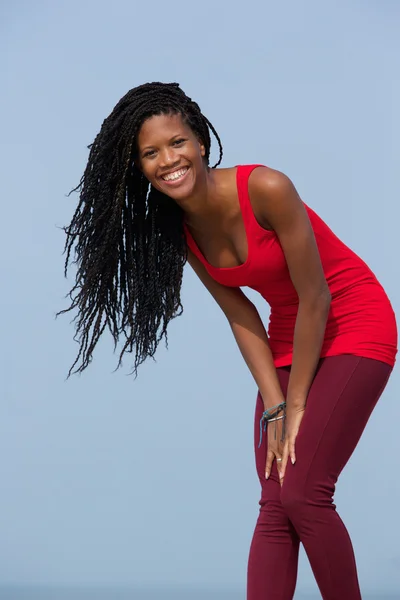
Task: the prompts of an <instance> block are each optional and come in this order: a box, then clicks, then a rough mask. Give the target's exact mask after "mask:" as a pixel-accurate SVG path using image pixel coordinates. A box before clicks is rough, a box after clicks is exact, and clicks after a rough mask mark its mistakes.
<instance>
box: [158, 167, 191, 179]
mask: <svg viewBox="0 0 400 600" xmlns="http://www.w3.org/2000/svg"><path fill="white" fill-rule="evenodd" d="M186 171H187V167H185V168H184V169H179V171H175V172H174V173H168V175H164V176H163V179H164V181H176V180H177V179H180V178H181V177H183V176H184V175H185V173H186Z"/></svg>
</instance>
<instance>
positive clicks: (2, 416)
mask: <svg viewBox="0 0 400 600" xmlns="http://www.w3.org/2000/svg"><path fill="white" fill-rule="evenodd" d="M399 25H400V8H399V4H398V3H397V2H394V1H389V0H387V1H382V0H381V1H377V0H376V1H372V0H367V1H364V2H361V0H360V1H355V0H350V1H349V0H348V1H346V2H345V1H344V0H340V1H338V2H319V1H317V0H305V1H304V2H295V1H293V0H292V1H283V2H280V3H278V2H271V1H263V2H262V1H261V0H251V1H250V2H246V3H238V2H232V3H228V2H222V1H220V2H218V1H214V2H212V1H211V0H205V1H204V2H202V3H195V2H192V3H179V2H175V3H174V2H172V3H166V2H161V1H160V0H154V1H152V2H142V3H139V2H132V1H131V2H129V1H128V0H114V1H113V2H106V1H105V0H99V1H96V2H95V1H94V0H81V1H78V0H70V1H69V2H50V1H43V0H37V1H36V2H34V3H33V2H32V3H29V2H28V1H25V2H24V1H21V0H20V1H15V2H11V0H4V2H3V3H2V5H1V7H0V33H1V36H0V50H1V52H0V66H1V83H2V94H1V95H0V119H1V139H0V144H1V147H0V163H1V171H2V176H1V208H2V211H1V219H0V246H1V247H0V250H1V252H0V269H1V276H2V293H1V316H2V318H1V361H0V369H1V372H0V375H1V377H0V386H1V388H0V389H1V403H0V477H1V490H2V491H1V494H0V531H1V535H0V583H1V582H16V583H25V582H39V583H40V582H47V583H54V584H58V583H71V584H91V583H94V584H98V585H103V584H104V585H106V584H107V585H114V584H118V585H130V584H140V585H147V584H154V585H159V586H168V585H171V586H172V585H175V584H182V585H189V586H194V587H196V586H198V585H200V584H201V585H205V586H207V585H208V586H216V587H224V586H230V587H232V586H234V587H235V586H236V587H237V588H238V589H239V588H243V586H244V583H245V575H246V561H247V554H248V548H249V543H250V539H251V535H252V531H253V527H254V524H255V520H256V517H257V511H258V504H257V503H258V498H259V489H258V481H257V478H256V474H255V469H254V459H253V454H252V444H253V441H252V430H253V411H254V403H255V398H256V388H255V384H254V382H253V381H252V379H251V376H250V374H249V372H248V371H247V367H246V366H245V364H244V362H243V360H242V358H241V357H240V355H239V352H238V350H237V348H236V346H235V342H234V339H233V337H232V334H231V332H230V330H229V327H228V325H227V323H226V320H225V318H224V317H223V315H222V313H220V310H219V309H218V307H217V306H216V305H215V304H214V302H213V300H212V299H211V297H209V295H208V293H207V292H206V290H205V289H203V288H202V286H201V284H200V283H199V281H198V280H197V279H196V278H195V276H194V275H193V273H192V272H191V270H190V268H187V269H186V271H185V278H184V286H183V301H184V307H185V312H184V315H183V316H182V317H180V318H179V319H176V320H175V321H174V322H173V323H172V325H171V327H170V331H169V350H168V351H166V350H165V349H164V348H161V349H160V351H159V352H158V354H157V362H156V363H154V362H149V363H148V364H145V365H144V366H143V367H142V368H141V369H140V372H139V377H138V379H137V380H136V381H135V380H134V379H133V378H132V377H130V376H128V375H127V374H128V373H129V370H130V369H129V367H130V364H129V360H125V362H124V368H123V369H122V370H120V371H118V372H117V373H113V372H112V371H113V369H114V367H115V366H116V361H117V357H116V356H115V355H113V353H112V344H111V341H110V339H109V338H108V337H105V338H104V340H102V341H101V343H100V345H99V347H98V349H97V352H96V355H95V360H94V362H93V364H92V365H91V366H90V368H89V369H87V371H86V372H85V373H84V374H83V375H82V376H81V377H76V376H75V377H73V378H72V379H70V380H68V381H65V376H66V373H67V370H68V368H69V366H70V364H71V362H72V360H73V358H74V356H75V353H76V350H77V347H76V344H74V342H73V341H72V335H73V327H72V325H70V322H69V321H70V319H69V317H63V318H61V319H58V320H57V321H55V319H54V315H55V312H56V311H57V310H60V309H61V308H64V307H65V306H66V305H67V303H66V301H65V300H64V295H65V294H66V293H67V291H68V289H69V288H70V286H71V285H72V282H73V272H71V274H70V278H69V280H68V281H65V280H64V278H63V257H62V247H63V243H64V236H63V233H62V231H61V230H60V229H59V227H61V226H62V225H65V224H66V223H67V222H68V221H69V220H70V218H71V216H72V213H73V210H74V207H75V205H76V201H77V197H76V195H73V196H71V197H70V198H66V193H67V192H68V191H69V190H70V189H71V188H72V187H74V186H75V185H76V184H77V183H78V181H79V179H80V176H81V174H82V172H83V169H84V166H85V163H86V159H87V154H88V151H87V145H88V144H89V143H91V142H92V141H93V139H94V137H95V135H96V134H97V132H98V130H99V129H100V126H101V123H102V121H103V119H104V118H105V117H106V116H107V115H108V114H109V113H110V111H111V110H112V108H113V106H114V105H115V104H116V103H117V101H118V100H119V98H120V97H121V96H122V95H124V94H125V93H126V92H127V91H128V90H129V89H130V88H132V87H134V86H136V85H138V84H141V83H144V82H146V81H154V80H161V81H178V82H179V83H180V84H181V85H182V87H183V89H184V90H185V91H186V92H187V93H188V94H189V95H190V96H192V97H193V98H194V99H195V100H196V101H197V102H198V103H199V104H200V106H201V108H202V110H203V112H204V114H205V115H206V116H207V117H208V118H209V119H210V120H211V121H212V122H213V124H214V125H215V127H216V128H217V131H218V132H219V134H220V136H221V138H222V141H223V144H224V150H225V154H224V162H223V166H232V165H234V164H238V163H252V162H257V163H264V164H268V165H270V166H272V167H274V168H277V169H279V170H282V171H284V172H285V173H286V174H287V175H289V177H291V179H292V180H293V181H294V183H295V185H296V187H297V188H298V190H299V192H300V194H301V196H302V197H303V199H304V200H305V201H306V202H307V203H308V204H309V205H310V206H311V207H312V208H314V209H315V210H317V212H319V214H320V215H321V216H322V217H323V218H324V219H325V220H326V221H327V222H328V224H329V225H330V226H331V227H332V228H333V230H334V231H335V232H336V233H337V234H338V235H339V236H340V237H341V238H342V239H343V240H344V241H345V242H346V243H347V244H349V245H350V246H351V247H352V248H353V249H354V250H355V251H356V252H357V253H359V254H360V255H361V256H362V258H363V259H365V260H366V261H367V262H368V264H369V265H370V266H371V267H372V269H373V270H374V272H375V273H376V275H377V276H378V278H379V279H380V280H381V282H382V283H383V284H384V286H385V287H386V289H387V292H388V294H389V296H390V298H391V300H392V303H393V306H394V308H395V311H396V312H398V309H399V306H400V286H399V264H398V255H399V251H398V239H399V216H400V211H399V204H398V202H399V186H398V165H399V159H400V152H399V134H400V121H399V111H398V107H399V105H400V84H399V78H398V73H399V66H400V65H399V62H400V61H399V56H400V38H399V36H398V31H399ZM213 157H216V152H215V148H214V154H213V155H212V158H213ZM251 297H252V298H253V299H255V301H256V303H257V306H258V307H259V308H260V312H261V313H262V315H263V317H264V318H265V319H267V318H268V310H267V307H265V306H264V305H263V304H262V303H261V302H260V301H259V299H257V298H256V297H255V295H254V294H251ZM128 358H129V357H128ZM398 403H399V377H398V373H397V372H396V371H395V373H394V374H393V377H392V379H391V381H390V383H389V386H388V388H387V390H386V392H385V394H384V396H383V398H382V400H381V401H380V403H379V405H378V407H377V408H376V411H375V412H374V414H373V416H372V418H371V421H370V423H369V425H368V428H367V430H366V432H365V434H364V436H363V439H362V441H361V442H360V444H359V447H358V448H357V450H356V452H355V454H354V456H353V457H352V459H351V461H350V463H349V465H348V467H347V469H346V471H345V472H344V474H343V476H342V478H341V480H340V482H339V485H338V490H337V496H336V502H337V505H338V510H339V511H340V514H341V516H342V517H343V519H344V520H345V522H346V524H347V526H348V528H349V531H350V533H351V535H352V538H353V541H354V546H355V550H356V554H357V559H358V564H359V571H360V578H361V582H362V585H363V588H364V590H365V591H368V590H382V591H395V590H399V589H400V575H399V573H400V550H399V542H398V540H399V520H398V507H399V504H400V485H399V480H398V474H397V471H398V468H397V467H398V457H399V454H400V441H399V435H398V419H399V409H398ZM315 589H316V588H315V584H314V582H313V578H312V574H311V571H310V568H309V566H308V563H307V561H306V560H305V558H304V556H302V559H301V569H300V574H299V590H300V591H307V590H315Z"/></svg>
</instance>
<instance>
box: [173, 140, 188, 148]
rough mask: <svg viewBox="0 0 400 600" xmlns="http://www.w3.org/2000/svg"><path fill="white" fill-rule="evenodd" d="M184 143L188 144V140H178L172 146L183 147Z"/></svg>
mask: <svg viewBox="0 0 400 600" xmlns="http://www.w3.org/2000/svg"><path fill="white" fill-rule="evenodd" d="M184 142H186V140H185V139H184V138H179V139H177V140H174V141H173V142H172V144H173V145H174V146H181V145H182V144H183V143H184Z"/></svg>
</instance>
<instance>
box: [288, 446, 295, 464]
mask: <svg viewBox="0 0 400 600" xmlns="http://www.w3.org/2000/svg"><path fill="white" fill-rule="evenodd" d="M289 455H290V460H291V463H292V465H294V463H295V462H296V450H295V444H294V442H291V443H290V449H289Z"/></svg>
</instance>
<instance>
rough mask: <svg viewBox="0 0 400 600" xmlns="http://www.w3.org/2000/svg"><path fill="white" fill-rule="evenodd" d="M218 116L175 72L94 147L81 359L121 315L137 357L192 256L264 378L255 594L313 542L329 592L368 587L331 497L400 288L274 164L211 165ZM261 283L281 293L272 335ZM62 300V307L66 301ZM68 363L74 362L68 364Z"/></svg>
mask: <svg viewBox="0 0 400 600" xmlns="http://www.w3.org/2000/svg"><path fill="white" fill-rule="evenodd" d="M210 130H211V131H212V132H213V134H214V135H215V137H216V139H217V141H218V144H219V148H220V157H219V161H218V163H217V165H215V166H218V165H219V163H220V162H221V158H222V147H221V143H220V140H219V137H218V135H217V133H216V131H215V129H214V128H213V126H212V125H211V123H210V122H209V121H208V120H207V119H206V117H204V115H202V113H201V111H200V109H199V107H198V105H197V104H196V103H195V102H193V101H192V100H191V99H190V98H188V97H187V96H186V95H185V94H184V92H183V91H182V90H181V89H180V88H179V86H178V85H177V84H162V83H152V84H145V85H142V86H140V87H137V88H135V89H133V90H131V91H130V92H128V94H126V96H124V97H123V98H122V99H121V100H120V101H119V103H118V104H117V105H116V107H115V108H114V110H113V111H112V113H111V114H110V116H109V117H108V118H107V119H105V121H104V123H103V125H102V128H101V131H100V133H99V134H98V135H97V137H96V139H95V141H94V143H93V144H92V145H91V146H90V155H89V160H88V164H87V167H86V170H85V172H84V175H83V177H82V180H81V182H80V185H79V186H78V188H76V189H77V190H79V192H80V201H79V205H78V208H77V210H76V212H75V214H74V216H73V219H72V222H71V224H70V226H69V227H67V228H66V233H67V242H66V251H67V257H66V268H67V267H68V264H69V261H70V257H71V253H72V252H73V251H74V252H75V258H76V262H77V266H78V270H77V276H76V283H75V286H74V287H73V289H72V291H71V299H72V304H71V306H70V307H69V308H68V309H67V310H72V309H78V316H77V322H76V329H77V337H78V339H79V340H80V351H79V354H78V356H77V359H76V361H75V363H74V365H73V367H71V371H72V370H73V369H74V368H75V367H76V366H77V364H78V363H79V362H80V364H79V365H78V367H76V370H77V371H82V370H83V369H85V368H86V367H87V365H88V364H89V362H90V361H91V359H92V353H93V350H94V347H95V346H96V343H97V341H98V339H99V337H100V335H101V334H102V332H103V331H104V329H105V328H106V327H108V328H109V329H110V331H111V333H112V335H113V337H114V340H115V343H117V342H118V341H119V340H120V338H121V336H122V337H123V339H124V343H123V347H122V352H121V357H122V356H123V355H124V353H125V352H133V353H134V364H133V368H134V371H135V373H136V371H137V368H138V366H139V365H140V364H141V363H142V362H143V361H144V360H145V359H146V357H148V356H153V355H154V353H155V351H156V348H157V346H158V344H159V342H160V340H161V338H163V337H164V336H165V337H166V334H167V326H168V323H169V322H170V320H171V319H172V318H173V317H175V316H176V315H178V314H180V312H181V310H182V307H181V301H180V290H181V282H182V273H183V267H184V265H185V262H186V260H188V262H189V263H190V265H191V266H192V268H193V269H194V271H195V272H196V273H197V275H198V276H199V278H200V279H201V281H202V282H203V283H204V285H205V286H206V287H207V289H208V290H209V291H210V293H211V294H212V295H213V297H214V298H215V300H216V301H217V303H218V304H219V305H220V307H221V308H222V310H223V312H224V313H225V315H226V317H227V319H228V322H229V324H230V326H231V328H232V332H233V334H234V336H235V338H236V341H237V344H238V346H239V348H240V350H241V352H242V355H243V358H244V360H245V361H246V363H247V365H248V367H249V369H250V371H251V373H252V375H253V377H254V380H255V382H256V384H257V386H258V390H259V393H258V397H257V405H256V414H255V453H256V464H257V470H258V476H259V479H260V483H261V490H262V494H261V501H260V506H261V509H260V515H259V518H258V521H257V525H256V528H255V532H254V537H253V541H252V545H251V550H250V557H249V567H248V600H268V599H270V600H272V599H274V600H289V599H291V598H293V595H294V589H295V584H296V576H297V561H298V550H299V543H300V541H301V542H302V543H303V545H304V548H305V550H306V552H307V555H308V558H309V560H310V563H311V566H312V569H313V572H314V574H315V578H316V580H317V583H318V586H319V588H320V590H321V594H322V596H323V598H325V599H329V600H356V599H357V600H358V599H360V598H361V596H360V590H359V585H358V580H357V572H356V565H355V560H354V555H353V550H352V545H351V541H350V539H349V536H348V534H347V531H346V529H345V526H344V525H343V523H342V521H341V520H340V517H339V516H338V514H337V512H336V510H335V506H334V504H333V502H332V496H333V492H334V487H335V483H336V480H337V478H338V476H339V474H340V472H341V470H342V469H343V467H344V466H345V464H346V462H347V461H348V459H349V457H350V455H351V454H352V452H353V450H354V448H355V446H356V444H357V442H358V440H359V438H360V436H361V433H362V431H363V429H364V427H365V425H366V423H367V421H368V418H369V416H370V414H371V411H372V410H373V408H374V406H375V404H376V402H377V400H378V398H379V396H380V395H381V393H382V391H383V389H384V387H385V385H386V382H387V380H388V378H389V375H390V373H391V371H392V368H393V365H394V362H395V355H396V351H397V350H396V348H397V346H396V345H397V332H396V323H395V317H394V314H393V310H392V308H391V305H390V302H389V300H388V298H387V296H386V294H385V292H384V290H383V289H382V287H381V285H380V284H379V283H378V281H377V279H376V278H375V276H374V275H373V273H372V272H371V271H370V269H369V268H368V267H367V265H366V264H365V263H364V262H363V261H362V260H361V259H360V258H359V257H358V256H357V255H356V254H354V253H353V252H352V251H351V250H350V249H349V248H348V247H347V246H345V245H344V244H343V243H342V242H341V241H340V240H339V239H338V238H337V237H336V236H335V235H334V234H333V233H332V231H331V230H330V229H329V228H328V227H327V225H326V224H325V223H324V222H323V221H322V220H321V219H320V218H319V217H318V216H317V215H316V214H315V212H313V211H312V210H311V209H310V208H309V207H307V206H306V205H305V204H304V203H303V202H302V201H301V199H300V198H299V196H298V195H297V192H296V190H295V188H294V186H293V184H292V183H291V181H290V180H289V179H288V178H287V177H286V176H285V175H283V174H282V173H279V172H277V171H274V170H272V169H269V168H267V167H263V166H257V165H251V166H239V167H235V168H228V169H215V168H213V169H210V168H209V166H208V164H209V156H210V145H211V142H210ZM242 286H249V287H251V288H253V289H255V290H257V291H258V292H260V294H261V295H262V296H263V297H264V298H265V300H266V301H267V302H268V303H269V304H270V306H271V317H270V323H269V329H268V335H267V333H266V331H265V329H264V326H263V324H262V322H261V320H260V317H259V315H258V312H257V310H256V308H255V307H254V305H253V304H252V303H251V302H250V301H249V300H248V299H247V297H246V296H245V295H244V294H243V292H242V291H241V289H240V288H241V287H242ZM64 312H65V311H64ZM71 371H70V372H71Z"/></svg>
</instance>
